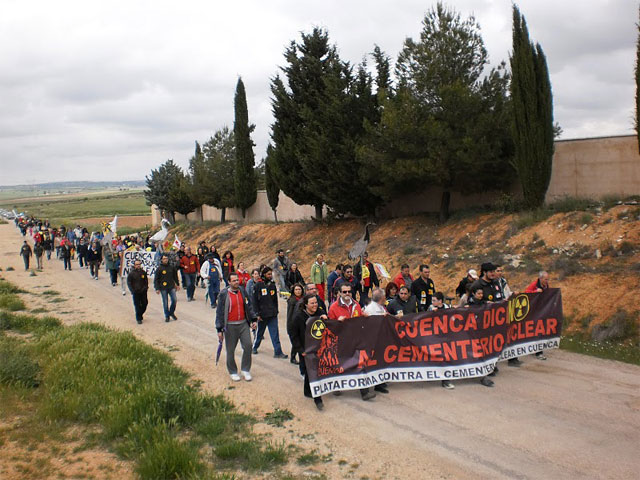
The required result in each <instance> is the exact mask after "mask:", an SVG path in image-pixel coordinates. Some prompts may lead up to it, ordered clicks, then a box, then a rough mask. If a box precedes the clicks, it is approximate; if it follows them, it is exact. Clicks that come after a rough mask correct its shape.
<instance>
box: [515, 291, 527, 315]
mask: <svg viewBox="0 0 640 480" xmlns="http://www.w3.org/2000/svg"><path fill="white" fill-rule="evenodd" d="M513 308H514V312H513V319H514V320H515V321H516V322H519V321H520V320H523V319H524V317H526V316H527V314H528V313H529V297H527V296H526V295H518V296H517V297H516V299H515V301H514V304H513Z"/></svg>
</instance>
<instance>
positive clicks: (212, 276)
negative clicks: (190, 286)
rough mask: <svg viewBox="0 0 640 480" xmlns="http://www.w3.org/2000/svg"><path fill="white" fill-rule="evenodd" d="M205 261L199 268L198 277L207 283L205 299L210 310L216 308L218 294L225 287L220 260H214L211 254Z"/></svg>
mask: <svg viewBox="0 0 640 480" xmlns="http://www.w3.org/2000/svg"><path fill="white" fill-rule="evenodd" d="M205 258H206V260H205V262H204V263H203V264H202V266H201V267H200V276H201V277H202V278H203V279H204V280H205V281H206V282H207V294H206V295H205V299H206V298H208V299H209V303H210V305H211V308H216V305H217V302H218V294H219V293H220V290H221V289H222V288H224V287H225V284H224V279H223V278H222V265H220V260H218V259H217V258H215V257H214V256H213V254H212V253H208V254H207V256H206V257H205Z"/></svg>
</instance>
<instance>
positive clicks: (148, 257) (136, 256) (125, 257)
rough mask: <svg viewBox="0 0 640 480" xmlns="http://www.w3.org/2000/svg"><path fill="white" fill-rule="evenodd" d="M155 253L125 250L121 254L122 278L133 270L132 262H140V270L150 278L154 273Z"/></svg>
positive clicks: (155, 266)
mask: <svg viewBox="0 0 640 480" xmlns="http://www.w3.org/2000/svg"><path fill="white" fill-rule="evenodd" d="M155 254H156V252H147V251H146V250H125V251H124V252H122V276H123V277H126V276H127V275H129V272H130V271H131V270H133V262H135V261H136V260H140V261H141V262H142V269H143V270H144V271H145V272H147V275H149V276H150V277H151V276H152V275H154V274H155V273H156V268H157V265H156V262H155V260H154V257H155Z"/></svg>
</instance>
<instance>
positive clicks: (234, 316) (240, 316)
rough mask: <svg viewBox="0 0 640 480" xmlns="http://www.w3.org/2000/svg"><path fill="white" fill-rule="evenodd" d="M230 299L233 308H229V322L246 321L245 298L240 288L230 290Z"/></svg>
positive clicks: (228, 292)
mask: <svg viewBox="0 0 640 480" xmlns="http://www.w3.org/2000/svg"><path fill="white" fill-rule="evenodd" d="M227 294H228V295H229V300H230V302H231V310H229V318H228V319H227V321H228V322H244V320H245V318H244V298H242V293H240V290H238V291H237V292H233V291H232V290H228V291H227Z"/></svg>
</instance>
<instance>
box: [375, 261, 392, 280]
mask: <svg viewBox="0 0 640 480" xmlns="http://www.w3.org/2000/svg"><path fill="white" fill-rule="evenodd" d="M373 268H375V269H376V273H377V274H378V276H379V277H382V278H386V279H390V278H391V275H390V274H389V271H388V270H387V269H386V268H385V266H384V265H382V264H381V263H374V264H373Z"/></svg>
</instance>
